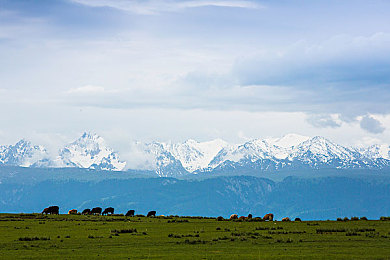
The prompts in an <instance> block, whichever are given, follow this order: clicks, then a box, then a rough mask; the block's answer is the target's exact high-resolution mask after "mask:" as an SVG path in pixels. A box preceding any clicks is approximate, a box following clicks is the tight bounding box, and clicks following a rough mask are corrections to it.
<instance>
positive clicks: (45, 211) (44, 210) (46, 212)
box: [42, 208, 50, 215]
mask: <svg viewBox="0 0 390 260" xmlns="http://www.w3.org/2000/svg"><path fill="white" fill-rule="evenodd" d="M42 214H46V215H47V214H50V211H49V208H44V209H43V211H42Z"/></svg>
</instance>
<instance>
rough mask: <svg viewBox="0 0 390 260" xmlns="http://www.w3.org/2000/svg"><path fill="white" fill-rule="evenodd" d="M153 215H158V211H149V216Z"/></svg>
mask: <svg viewBox="0 0 390 260" xmlns="http://www.w3.org/2000/svg"><path fill="white" fill-rule="evenodd" d="M151 216H153V217H155V216H156V211H155V210H152V211H149V212H148V215H147V217H151Z"/></svg>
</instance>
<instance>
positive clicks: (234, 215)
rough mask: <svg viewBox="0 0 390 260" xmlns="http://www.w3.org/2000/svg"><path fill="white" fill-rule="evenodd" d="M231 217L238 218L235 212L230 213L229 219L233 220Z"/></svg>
mask: <svg viewBox="0 0 390 260" xmlns="http://www.w3.org/2000/svg"><path fill="white" fill-rule="evenodd" d="M233 219H238V215H237V214H232V215H230V220H233Z"/></svg>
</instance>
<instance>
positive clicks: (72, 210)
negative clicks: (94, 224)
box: [68, 209, 77, 215]
mask: <svg viewBox="0 0 390 260" xmlns="http://www.w3.org/2000/svg"><path fill="white" fill-rule="evenodd" d="M68 214H69V215H76V214H77V209H71V210H69V211H68Z"/></svg>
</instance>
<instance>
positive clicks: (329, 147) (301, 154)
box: [289, 136, 354, 162]
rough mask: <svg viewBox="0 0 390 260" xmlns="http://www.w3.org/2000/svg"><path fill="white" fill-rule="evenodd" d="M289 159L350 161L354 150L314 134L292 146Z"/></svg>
mask: <svg viewBox="0 0 390 260" xmlns="http://www.w3.org/2000/svg"><path fill="white" fill-rule="evenodd" d="M289 159H290V160H294V159H298V160H303V161H311V160H318V161H321V162H327V161H329V160H331V159H341V160H346V161H350V160H353V159H354V152H353V151H352V150H350V149H348V148H345V147H343V146H341V145H338V144H336V143H333V142H331V141H329V140H328V139H326V138H324V137H321V136H315V137H313V138H311V139H309V140H307V141H305V142H303V143H301V144H299V145H297V146H296V147H294V149H293V151H292V153H291V154H290V155H289Z"/></svg>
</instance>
